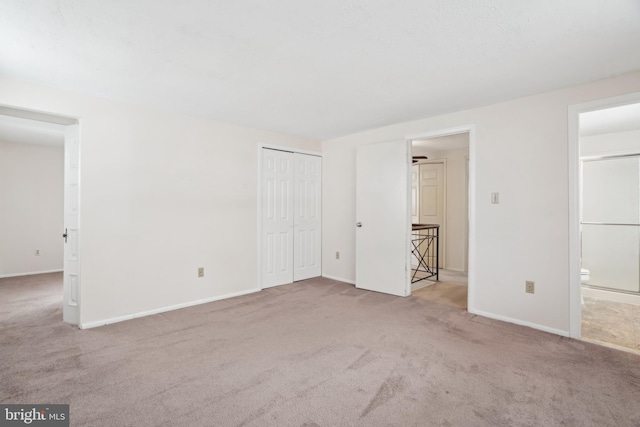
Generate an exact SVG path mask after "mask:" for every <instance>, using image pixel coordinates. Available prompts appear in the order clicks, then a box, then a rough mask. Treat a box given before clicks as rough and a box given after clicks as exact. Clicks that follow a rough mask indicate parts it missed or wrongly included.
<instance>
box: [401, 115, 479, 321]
mask: <svg viewBox="0 0 640 427" xmlns="http://www.w3.org/2000/svg"><path fill="white" fill-rule="evenodd" d="M460 133H467V134H469V170H468V186H469V187H468V188H469V195H468V199H467V209H468V213H467V217H468V229H467V239H468V240H467V242H468V248H469V249H468V251H467V252H468V253H467V262H468V268H467V274H468V284H467V311H468V312H469V313H474V314H477V312H476V304H475V301H476V278H475V272H476V209H475V205H476V126H475V125H474V124H467V125H462V126H456V127H450V128H440V129H437V130H432V131H427V132H422V133H417V134H411V135H406V136H405V140H407V141H412V140H414V139H426V138H436V137H440V136H449V135H456V134H460ZM409 191H411V189H409ZM409 214H411V212H409Z"/></svg>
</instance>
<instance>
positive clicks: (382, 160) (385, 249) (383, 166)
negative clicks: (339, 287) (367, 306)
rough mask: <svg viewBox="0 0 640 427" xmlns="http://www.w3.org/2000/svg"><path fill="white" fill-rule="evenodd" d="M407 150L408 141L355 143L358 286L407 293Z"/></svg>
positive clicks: (408, 205)
mask: <svg viewBox="0 0 640 427" xmlns="http://www.w3.org/2000/svg"><path fill="white" fill-rule="evenodd" d="M410 153H411V149H410V142H409V141H397V142H387V143H379V144H371V145H365V146H360V147H358V151H357V160H356V220H357V224H355V225H356V287H358V288H361V289H368V290H371V291H377V292H384V293H387V294H392V295H399V296H407V295H410V293H411V285H410V269H411V266H410V265H409V259H410V258H409V254H410V243H411V240H410V239H411V203H410V199H409V192H410V191H411V176H410V170H409V165H410V164H411V158H410V157H411V154H410Z"/></svg>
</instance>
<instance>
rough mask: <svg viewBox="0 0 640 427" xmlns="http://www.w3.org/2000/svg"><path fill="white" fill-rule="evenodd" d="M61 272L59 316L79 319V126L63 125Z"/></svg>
mask: <svg viewBox="0 0 640 427" xmlns="http://www.w3.org/2000/svg"><path fill="white" fill-rule="evenodd" d="M64 174H65V176H64V227H65V230H64V234H63V238H64V241H65V244H64V273H63V293H64V296H63V308H62V319H63V321H65V322H66V323H71V324H73V325H77V324H78V322H79V313H78V301H79V287H80V275H79V265H78V264H79V263H78V259H79V236H80V227H79V221H78V219H79V208H80V125H70V126H67V127H66V130H65V138H64Z"/></svg>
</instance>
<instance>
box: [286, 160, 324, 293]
mask: <svg viewBox="0 0 640 427" xmlns="http://www.w3.org/2000/svg"><path fill="white" fill-rule="evenodd" d="M293 159H294V165H295V172H294V174H295V180H294V191H295V195H294V211H293V218H294V227H293V228H294V232H293V234H294V243H293V247H294V251H293V252H294V259H293V280H294V281H297V280H304V279H309V278H311V277H318V276H320V274H321V264H320V260H321V250H320V248H321V235H322V234H321V228H322V221H321V215H320V213H321V208H322V206H321V203H320V200H321V194H322V191H321V190H322V188H321V182H322V173H321V167H322V159H321V158H320V157H318V156H311V155H306V154H299V153H293Z"/></svg>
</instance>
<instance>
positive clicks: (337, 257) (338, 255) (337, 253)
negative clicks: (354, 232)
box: [336, 251, 340, 259]
mask: <svg viewBox="0 0 640 427" xmlns="http://www.w3.org/2000/svg"><path fill="white" fill-rule="evenodd" d="M336 259H340V252H338V251H336Z"/></svg>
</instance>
